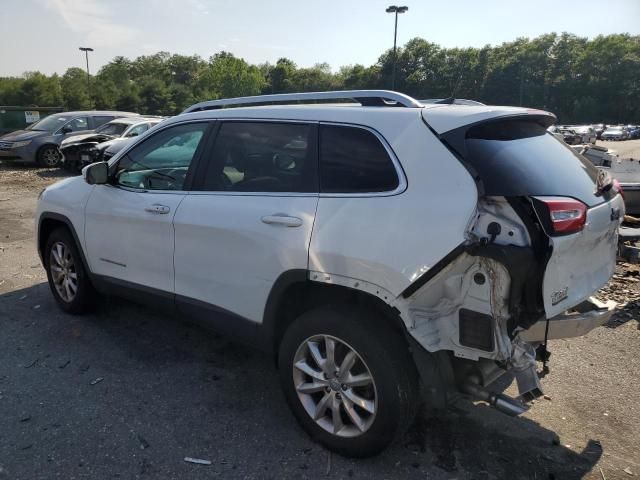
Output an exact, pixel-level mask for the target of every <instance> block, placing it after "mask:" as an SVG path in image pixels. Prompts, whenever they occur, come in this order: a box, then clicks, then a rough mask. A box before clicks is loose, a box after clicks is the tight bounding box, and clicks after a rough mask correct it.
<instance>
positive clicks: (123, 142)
mask: <svg viewBox="0 0 640 480" xmlns="http://www.w3.org/2000/svg"><path fill="white" fill-rule="evenodd" d="M135 138H138V137H133V138H121V139H118V140H119V141H117V142H113V143H112V144H111V145H110V146H109V148H107V149H106V150H105V151H106V152H109V153H110V154H111V155H115V154H116V153H118V152H119V151H120V150H122V149H123V148H124V147H126V146H127V145H129V144H130V143H131V142H133V140H134V139H135Z"/></svg>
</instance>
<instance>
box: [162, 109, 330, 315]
mask: <svg viewBox="0 0 640 480" xmlns="http://www.w3.org/2000/svg"><path fill="white" fill-rule="evenodd" d="M316 138H317V125H316V124H309V123H298V122H268V121H226V122H221V124H220V126H219V131H218V133H217V136H216V138H215V142H214V143H213V145H212V146H211V148H210V150H208V151H207V153H206V154H205V155H204V156H203V159H202V162H201V164H202V166H203V167H204V169H203V171H202V172H201V174H200V173H199V178H198V179H196V180H195V183H194V191H192V192H190V194H189V195H187V196H186V197H185V199H184V201H183V202H182V203H181V204H180V206H179V208H178V211H177V213H176V215H175V218H174V229H175V255H174V263H175V285H176V295H177V297H176V299H177V301H178V303H179V305H180V306H181V307H182V308H185V309H188V308H189V307H194V306H195V307H204V308H208V307H215V308H217V309H222V310H223V311H227V312H232V313H234V314H235V315H239V316H241V317H243V318H245V319H248V320H251V321H253V322H257V323H259V322H262V318H263V314H264V308H265V305H266V302H267V297H268V296H269V293H270V291H271V288H272V287H273V285H274V283H275V282H276V280H277V279H278V277H280V275H282V274H283V273H285V272H287V271H292V270H299V271H300V270H302V271H306V270H307V266H308V251H309V242H310V239H311V230H312V228H313V222H314V218H315V213H316V207H317V204H318V181H317V141H316Z"/></svg>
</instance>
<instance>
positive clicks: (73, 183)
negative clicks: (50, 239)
mask: <svg viewBox="0 0 640 480" xmlns="http://www.w3.org/2000/svg"><path fill="white" fill-rule="evenodd" d="M93 189H94V186H93V185H89V184H87V182H85V181H84V179H83V178H82V177H73V178H65V179H64V180H61V181H59V182H57V183H55V184H53V185H50V186H49V187H47V189H46V190H45V191H44V192H43V193H42V196H41V197H40V200H39V201H38V206H37V209H36V214H35V221H36V229H37V228H38V223H39V220H40V216H41V215H42V213H44V212H47V213H56V214H59V215H63V216H65V217H66V218H68V219H69V221H70V222H71V223H72V224H73V226H74V227H75V230H76V234H77V235H78V240H79V241H80V246H81V247H82V248H83V250H84V251H85V252H86V248H85V238H84V219H85V216H84V207H85V205H86V204H87V199H88V198H89V195H90V194H91V192H92V191H93ZM36 241H37V237H36Z"/></svg>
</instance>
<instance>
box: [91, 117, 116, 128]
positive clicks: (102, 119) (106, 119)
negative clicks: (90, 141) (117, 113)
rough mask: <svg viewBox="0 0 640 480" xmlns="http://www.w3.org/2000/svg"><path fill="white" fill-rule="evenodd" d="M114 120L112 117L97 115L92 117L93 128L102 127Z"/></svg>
mask: <svg viewBox="0 0 640 480" xmlns="http://www.w3.org/2000/svg"><path fill="white" fill-rule="evenodd" d="M115 118H116V117H114V116H113V115H99V116H95V117H92V120H93V128H98V127H99V126H101V125H104V124H105V123H108V122H110V121H111V120H114V119H115Z"/></svg>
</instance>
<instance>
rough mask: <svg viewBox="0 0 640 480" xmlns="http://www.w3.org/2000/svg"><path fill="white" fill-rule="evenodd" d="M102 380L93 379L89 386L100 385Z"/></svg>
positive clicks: (100, 378) (99, 378)
mask: <svg viewBox="0 0 640 480" xmlns="http://www.w3.org/2000/svg"><path fill="white" fill-rule="evenodd" d="M103 380H104V378H103V377H98V378H95V379H93V380H91V385H97V384H98V383H100V382H101V381H103Z"/></svg>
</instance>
